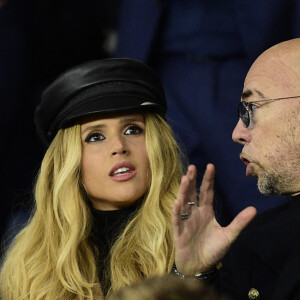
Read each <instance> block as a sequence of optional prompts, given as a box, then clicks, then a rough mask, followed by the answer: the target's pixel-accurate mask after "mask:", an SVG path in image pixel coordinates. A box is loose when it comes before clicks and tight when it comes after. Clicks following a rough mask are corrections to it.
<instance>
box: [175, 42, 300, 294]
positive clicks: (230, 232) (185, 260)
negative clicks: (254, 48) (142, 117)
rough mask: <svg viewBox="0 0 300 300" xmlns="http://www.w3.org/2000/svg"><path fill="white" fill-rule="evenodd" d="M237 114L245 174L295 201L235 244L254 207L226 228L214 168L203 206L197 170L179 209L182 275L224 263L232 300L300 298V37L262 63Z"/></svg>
mask: <svg viewBox="0 0 300 300" xmlns="http://www.w3.org/2000/svg"><path fill="white" fill-rule="evenodd" d="M238 111H239V117H240V120H239V121H238V123H237V125H236V127H235V129H234V131H233V134H232V137H233V140H234V141H235V142H238V143H240V144H241V145H243V149H242V153H241V154H240V158H241V160H242V161H243V162H244V163H245V164H246V175H247V176H255V177H257V178H258V189H259V190H260V192H261V193H263V194H266V195H269V194H276V195H288V196H290V201H289V202H287V203H285V204H283V205H282V206H279V207H277V208H273V209H271V210H269V211H266V212H264V213H262V214H260V215H258V216H257V217H256V218H255V219H254V221H253V222H252V223H251V224H250V225H249V227H248V228H247V229H245V231H243V233H242V234H241V235H240V236H239V238H238V239H237V240H236V242H235V243H234V244H233V241H234V240H235V239H236V237H237V236H238V235H239V233H240V232H241V231H242V230H243V228H245V227H246V226H247V224H248V223H249V222H250V221H251V220H252V219H253V218H254V216H255V214H256V210H255V209H254V208H253V207H248V208H246V209H245V210H244V211H242V212H241V213H240V214H239V215H238V216H237V217H236V218H235V219H234V220H233V221H232V223H231V224H230V225H229V226H227V227H221V226H220V225H219V224H218V223H217V222H216V220H215V218H214V213H213V210H212V201H213V179H214V166H213V165H208V166H207V170H206V173H205V175H204V178H203V182H202V185H201V191H200V204H199V207H196V206H195V205H191V203H192V202H194V201H195V192H194V191H193V188H194V185H195V180H194V176H195V167H194V166H190V167H189V170H188V172H187V174H186V176H184V177H183V179H182V184H181V189H180V192H179V196H178V200H176V203H175V205H174V218H173V227H174V239H175V243H176V245H177V250H176V256H175V258H176V264H177V271H178V272H177V273H178V274H180V273H181V274H190V275H192V274H196V273H199V271H207V270H210V269H211V268H212V267H213V266H215V265H217V263H218V262H220V261H221V262H222V265H223V266H222V267H221V269H220V272H219V275H220V276H219V277H220V278H219V279H220V289H221V292H222V294H223V295H227V296H228V297H229V299H300V271H299V270H300V126H299V125H300V38H298V39H294V40H289V41H286V42H283V43H280V44H278V45H275V46H273V47H272V48H270V49H268V50H267V51H265V52H264V53H263V54H262V55H261V56H259V58H258V59H257V60H256V61H255V62H254V64H253V65H252V67H251V68H250V70H249V72H248V74H247V77H246V80H245V83H244V90H243V93H242V99H241V103H240V104H239V106H238ZM244 193H245V194H246V193H247V191H244ZM240 201H243V199H240ZM187 204H188V206H189V207H190V208H189V213H188V218H187V217H186V211H187V207H188V206H187ZM232 244H233V245H232ZM231 245H232V247H231V248H230V250H229V251H228V249H229V247H230V246H231ZM227 251H228V253H227V255H226V256H225V258H224V259H223V260H222V257H223V256H224V255H225V254H226V252H227ZM177 262H180V264H179V263H177ZM207 274H208V275H209V274H211V273H210V272H208V273H207V272H206V273H205V272H204V273H202V274H201V276H200V277H204V278H206V276H207ZM198 277H199V276H198Z"/></svg>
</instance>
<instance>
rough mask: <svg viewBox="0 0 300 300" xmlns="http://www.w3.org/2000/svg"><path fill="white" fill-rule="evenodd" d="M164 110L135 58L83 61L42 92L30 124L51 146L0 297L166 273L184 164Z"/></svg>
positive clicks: (149, 74) (80, 291)
mask: <svg viewBox="0 0 300 300" xmlns="http://www.w3.org/2000/svg"><path fill="white" fill-rule="evenodd" d="M165 112H166V102H165V97H164V92H163V89H162V87H161V84H160V81H159V79H158V78H157V76H156V74H155V73H154V72H153V70H152V69H151V68H149V67H148V66H146V65H144V64H142V63H140V62H138V61H135V60H129V59H107V60H101V61H93V62H88V63H84V64H82V65H79V66H76V67H74V68H72V69H70V70H67V71H66V72H65V73H63V74H62V75H61V76H59V77H58V78H57V79H56V80H55V81H54V82H53V83H52V84H51V85H50V86H49V87H48V88H47V89H46V91H45V92H44V93H43V96H42V101H41V104H40V106H39V107H38V108H37V111H36V117H35V122H36V125H37V129H38V133H39V134H40V136H41V138H42V139H43V140H44V141H45V142H46V143H48V144H49V148H48V150H47V152H46V154H45V157H44V159H43V162H42V166H41V169H40V172H39V176H38V179H37V183H36V187H35V209H34V212H33V214H32V217H31V219H30V221H29V222H28V224H27V225H26V226H25V228H24V229H23V230H22V231H21V232H20V233H19V234H18V235H17V237H16V238H15V240H14V242H13V244H12V246H11V247H10V249H9V251H8V252H7V255H6V258H5V260H4V263H3V266H2V270H1V281H0V287H1V296H2V298H3V299H5V300H10V299H14V300H15V299H20V300H21V299H24V300H25V299H34V300H38V299H51V300H53V299H101V298H103V295H105V294H107V293H109V292H111V291H116V290H118V289H119V288H121V287H123V286H125V285H128V284H130V283H133V282H136V281H139V280H141V279H143V278H146V277H149V276H151V275H155V274H163V273H165V272H170V270H171V269H172V265H173V263H174V260H175V254H174V243H173V237H172V224H171V216H172V206H173V203H174V200H175V199H176V196H177V193H178V189H179V183H180V178H181V176H182V164H181V160H180V151H179V148H178V146H177V144H176V142H175V140H174V137H173V135H172V132H171V130H170V128H169V126H168V125H167V123H166V122H165V120H164V115H165Z"/></svg>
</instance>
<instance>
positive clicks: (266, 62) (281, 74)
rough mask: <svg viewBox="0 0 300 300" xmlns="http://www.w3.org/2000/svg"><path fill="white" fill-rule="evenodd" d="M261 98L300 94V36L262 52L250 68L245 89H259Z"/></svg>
mask: <svg viewBox="0 0 300 300" xmlns="http://www.w3.org/2000/svg"><path fill="white" fill-rule="evenodd" d="M257 88H259V89H260V90H263V91H261V92H262V93H263V95H258V96H259V97H260V98H264V97H263V96H265V98H278V97H289V96H295V95H300V38H297V39H293V40H289V41H285V42H282V43H280V44H277V45H275V46H273V47H271V48H270V49H268V50H266V51H265V52H264V53H263V54H261V55H260V56H259V57H258V58H257V59H256V61H255V62H254V63H253V65H252V67H251V68H250V70H249V72H248V74H247V77H246V79H245V84H244V90H249V89H250V90H251V89H255V90H257Z"/></svg>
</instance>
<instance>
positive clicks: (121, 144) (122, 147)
mask: <svg viewBox="0 0 300 300" xmlns="http://www.w3.org/2000/svg"><path fill="white" fill-rule="evenodd" d="M111 143H112V145H111V154H112V155H117V154H123V155H124V154H127V153H128V149H127V143H126V141H125V139H124V137H121V136H117V137H114V138H113V139H112V141H111Z"/></svg>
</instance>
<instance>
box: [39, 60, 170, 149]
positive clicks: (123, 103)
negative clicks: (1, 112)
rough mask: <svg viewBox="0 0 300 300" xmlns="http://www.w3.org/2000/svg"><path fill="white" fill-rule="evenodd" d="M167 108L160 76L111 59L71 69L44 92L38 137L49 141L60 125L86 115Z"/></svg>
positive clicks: (133, 62) (138, 64)
mask: <svg viewBox="0 0 300 300" xmlns="http://www.w3.org/2000/svg"><path fill="white" fill-rule="evenodd" d="M130 110H146V111H147V110H151V111H154V112H157V113H159V114H160V115H162V116H164V115H165V113H166V110H167V104H166V99H165V94H164V90H163V87H162V84H161V81H160V79H159V77H158V75H157V74H156V73H155V72H154V70H153V69H152V68H150V67H149V66H147V65H146V64H144V63H142V62H140V61H138V60H133V59H127V58H109V59H102V60H95V61H90V62H86V63H83V64H81V65H78V66H75V67H73V68H71V69H68V70H67V71H65V72H64V73H63V74H61V75H60V76H59V77H58V78H57V79H56V80H55V81H54V82H53V83H52V84H50V85H49V86H48V87H47V88H46V89H45V91H44V92H43V94H42V100H41V103H40V105H39V106H38V107H37V109H36V111H35V118H34V121H35V124H36V127H37V131H38V134H39V136H40V137H41V138H42V140H43V141H45V142H46V143H47V144H48V143H50V142H51V140H52V139H53V138H54V136H55V135H56V133H57V131H58V130H59V129H61V128H66V127H70V126H73V125H75V124H78V123H79V122H80V119H81V118H82V117H84V116H88V115H94V114H99V113H105V112H120V111H130Z"/></svg>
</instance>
